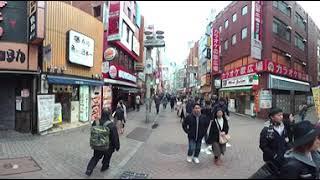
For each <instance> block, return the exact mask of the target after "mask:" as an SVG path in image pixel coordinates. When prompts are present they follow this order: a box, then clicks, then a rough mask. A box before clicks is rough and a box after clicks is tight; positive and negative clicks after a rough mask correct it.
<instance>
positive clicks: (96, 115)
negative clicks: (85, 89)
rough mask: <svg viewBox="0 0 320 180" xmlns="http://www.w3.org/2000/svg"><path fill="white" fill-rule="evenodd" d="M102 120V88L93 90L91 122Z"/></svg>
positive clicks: (97, 87)
mask: <svg viewBox="0 0 320 180" xmlns="http://www.w3.org/2000/svg"><path fill="white" fill-rule="evenodd" d="M100 118H101V87H100V86H95V87H92V88H91V121H94V120H98V119H100Z"/></svg>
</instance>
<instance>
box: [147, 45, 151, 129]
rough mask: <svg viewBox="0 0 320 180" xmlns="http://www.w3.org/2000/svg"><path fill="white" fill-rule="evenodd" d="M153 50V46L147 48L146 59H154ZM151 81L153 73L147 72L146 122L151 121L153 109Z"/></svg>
mask: <svg viewBox="0 0 320 180" xmlns="http://www.w3.org/2000/svg"><path fill="white" fill-rule="evenodd" d="M151 51H152V48H147V51H146V59H152V58H151ZM150 81H151V75H150V74H146V83H147V84H146V89H147V91H146V123H148V122H149V121H150V111H151V102H152V101H151V88H150Z"/></svg>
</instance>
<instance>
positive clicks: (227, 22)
mask: <svg viewBox="0 0 320 180" xmlns="http://www.w3.org/2000/svg"><path fill="white" fill-rule="evenodd" d="M228 26H229V20H228V19H227V20H226V21H225V22H224V28H225V29H227V28H228Z"/></svg>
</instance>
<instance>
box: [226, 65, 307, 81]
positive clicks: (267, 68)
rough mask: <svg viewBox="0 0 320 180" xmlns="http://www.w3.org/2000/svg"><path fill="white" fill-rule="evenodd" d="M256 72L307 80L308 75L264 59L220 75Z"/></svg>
mask: <svg viewBox="0 0 320 180" xmlns="http://www.w3.org/2000/svg"><path fill="white" fill-rule="evenodd" d="M258 72H269V73H272V74H278V75H282V76H287V77H290V78H293V79H299V80H302V81H309V77H308V75H307V74H305V73H304V72H300V71H298V70H295V69H292V68H288V67H286V66H284V65H282V64H278V63H275V62H273V61H269V60H264V61H258V62H256V63H251V64H248V65H246V66H242V67H239V68H236V69H232V70H230V71H227V72H224V73H222V75H221V79H227V78H232V77H236V76H242V75H246V74H252V73H258Z"/></svg>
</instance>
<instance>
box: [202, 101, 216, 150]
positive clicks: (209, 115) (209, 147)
mask: <svg viewBox="0 0 320 180" xmlns="http://www.w3.org/2000/svg"><path fill="white" fill-rule="evenodd" d="M201 114H203V115H205V116H207V118H208V119H209V120H210V122H211V120H213V115H212V107H211V102H210V101H205V106H204V108H202V109H201ZM208 137H209V133H208V132H207V133H206V134H205V136H204V137H203V140H202V143H203V144H206V147H205V148H204V149H203V150H202V149H201V151H203V152H205V153H206V154H208V155H210V154H212V152H211V151H212V145H211V144H210V143H208Z"/></svg>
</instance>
